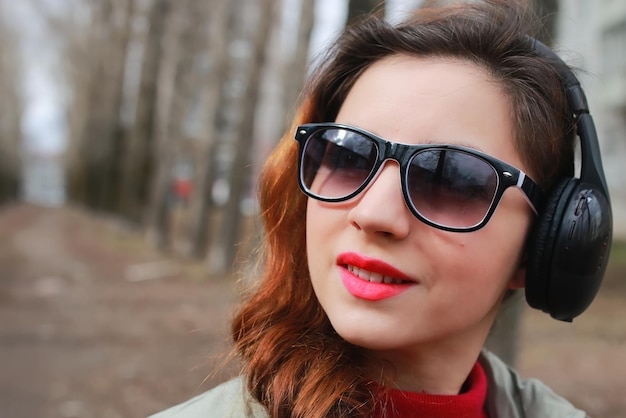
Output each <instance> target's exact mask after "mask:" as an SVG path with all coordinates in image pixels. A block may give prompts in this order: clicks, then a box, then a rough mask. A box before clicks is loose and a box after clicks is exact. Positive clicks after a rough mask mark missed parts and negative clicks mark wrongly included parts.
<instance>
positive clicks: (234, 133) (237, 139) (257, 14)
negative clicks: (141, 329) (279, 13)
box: [211, 0, 280, 273]
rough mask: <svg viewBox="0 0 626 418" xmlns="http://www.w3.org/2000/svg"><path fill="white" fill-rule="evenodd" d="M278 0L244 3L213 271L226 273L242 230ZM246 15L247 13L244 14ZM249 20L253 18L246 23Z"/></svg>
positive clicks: (226, 139) (235, 252) (259, 0)
mask: <svg viewBox="0 0 626 418" xmlns="http://www.w3.org/2000/svg"><path fill="white" fill-rule="evenodd" d="M279 6H280V1H279V0H258V1H253V2H247V7H246V9H247V11H246V13H245V14H243V15H242V18H244V19H246V20H243V21H242V23H243V24H244V25H243V29H244V30H245V38H246V42H247V44H248V45H249V46H248V48H247V49H248V51H247V53H246V54H245V61H246V62H245V63H244V64H243V73H242V74H241V79H240V80H239V81H238V82H239V83H241V84H240V85H241V86H242V87H243V89H242V90H241V91H240V92H239V93H238V94H236V95H235V96H234V97H233V103H232V105H233V109H234V117H233V118H232V121H231V126H230V127H229V129H228V131H227V133H226V135H227V136H226V137H225V141H226V143H228V144H230V147H229V148H230V150H231V152H232V159H231V163H230V164H229V170H228V185H229V195H228V201H227V202H226V206H225V208H224V216H223V219H222V222H221V224H220V230H219V232H218V234H219V237H220V238H221V242H220V247H221V248H219V249H218V251H219V253H221V254H222V256H221V257H217V258H215V259H214V260H215V264H214V265H213V266H212V267H211V270H212V272H213V273H220V272H227V271H228V270H229V269H230V267H231V265H232V263H233V261H234V260H235V257H236V255H237V245H238V243H239V241H240V239H241V236H240V233H241V229H242V216H241V203H242V200H243V197H244V195H245V193H246V192H247V191H248V189H247V186H249V185H250V181H251V178H252V165H251V161H252V160H251V158H252V155H251V153H252V149H253V146H252V145H253V140H254V139H255V135H254V119H255V118H254V116H255V112H256V110H257V107H258V106H259V98H260V94H259V90H260V80H261V72H262V70H263V68H264V64H265V60H266V56H267V48H268V40H269V39H270V36H269V35H270V29H271V27H272V25H273V24H274V21H273V19H272V18H273V17H275V16H276V13H275V8H276V7H279ZM246 14H247V15H246ZM248 19H251V20H252V19H254V20H252V22H250V23H248Z"/></svg>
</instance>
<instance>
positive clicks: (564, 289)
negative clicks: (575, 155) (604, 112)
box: [526, 36, 613, 321]
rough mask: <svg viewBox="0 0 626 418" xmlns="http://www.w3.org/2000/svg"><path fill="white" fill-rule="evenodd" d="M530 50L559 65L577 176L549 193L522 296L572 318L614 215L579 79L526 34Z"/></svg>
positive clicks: (600, 262) (600, 268)
mask: <svg viewBox="0 0 626 418" xmlns="http://www.w3.org/2000/svg"><path fill="white" fill-rule="evenodd" d="M526 39H527V41H528V42H529V44H530V46H531V48H532V50H533V51H534V52H535V53H536V54H537V55H538V56H540V57H542V58H544V59H546V60H549V61H552V62H554V63H555V64H556V65H557V69H558V72H559V76H560V78H561V83H562V85H563V89H564V91H565V94H566V97H567V102H568V106H569V108H570V111H571V112H572V114H573V115H574V117H575V120H576V133H577V135H578V137H579V138H580V149H581V173H580V178H575V177H574V178H568V179H565V180H563V181H561V183H559V184H558V185H557V186H556V187H555V188H554V190H553V191H552V192H551V195H550V197H549V198H548V202H547V204H546V206H545V208H544V210H543V211H542V214H541V216H540V218H539V219H538V222H537V225H536V228H535V231H534V233H533V238H532V239H531V241H530V242H529V245H530V249H529V261H528V272H527V277H526V300H527V301H528V304H529V305H530V306H532V307H534V308H537V309H541V310H543V311H544V312H547V313H549V314H550V315H551V316H552V317H554V318H556V319H560V320H563V321H572V320H573V318H574V317H576V316H578V315H580V314H581V313H582V312H583V311H584V310H585V309H587V307H588V306H589V305H590V304H591V302H592V301H593V299H594V297H595V295H596V293H597V292H598V290H599V288H600V284H601V282H602V278H603V276H604V272H605V270H606V265H607V261H608V254H609V252H610V247H611V240H612V231H613V216H612V212H611V204H610V198H609V189H608V186H607V182H606V178H605V175H604V170H603V168H602V158H601V153H600V146H599V143H598V137H597V133H596V129H595V125H594V122H593V118H592V117H591V114H590V112H589V106H588V103H587V98H586V96H585V92H584V91H583V89H582V87H581V85H580V82H579V81H578V78H577V77H576V76H575V75H574V73H573V72H572V71H571V70H570V69H569V67H568V66H567V65H566V64H565V63H564V62H563V61H562V60H561V58H559V56H558V55H556V54H555V53H554V52H553V51H552V50H551V49H550V48H548V47H547V46H546V45H544V44H543V43H541V42H540V41H538V40H536V39H534V38H531V37H529V36H527V37H526Z"/></svg>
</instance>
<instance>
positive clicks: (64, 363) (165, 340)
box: [0, 204, 626, 418]
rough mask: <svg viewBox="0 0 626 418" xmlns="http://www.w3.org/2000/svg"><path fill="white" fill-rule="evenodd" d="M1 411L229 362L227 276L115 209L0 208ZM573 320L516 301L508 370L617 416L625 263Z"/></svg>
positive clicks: (58, 411)
mask: <svg viewBox="0 0 626 418" xmlns="http://www.w3.org/2000/svg"><path fill="white" fill-rule="evenodd" d="M0 236H1V237H2V239H1V240H0V362H1V363H0V364H1V365H2V367H1V370H2V371H1V373H0V417H1V418H22V417H25V418H37V417H44V418H57V417H58V418H78V417H80V418H117V417H145V416H146V415H147V414H150V413H152V412H155V411H158V410H160V409H163V408H165V407H167V406H168V405H172V404H174V403H177V402H180V401H183V400H185V399H187V398H189V397H191V396H193V395H194V394H197V393H199V392H202V391H204V390H206V389H208V388H210V387H211V386H213V385H214V384H215V383H216V382H218V381H220V380H223V379H225V378H227V377H228V376H229V374H231V373H232V372H233V370H234V369H233V367H232V366H231V367H230V368H229V367H226V366H223V356H221V354H223V353H225V352H227V349H228V318H229V316H230V314H231V311H232V308H233V306H234V305H235V304H236V302H237V298H238V297H237V292H236V289H237V285H236V283H235V280H234V279H232V278H215V277H207V275H206V274H205V273H204V271H205V269H204V266H203V264H202V263H200V262H190V261H189V260H182V259H180V258H175V257H173V256H171V255H167V254H164V253H160V252H158V251H157V250H156V249H153V248H151V247H150V246H149V245H148V244H146V240H145V239H144V237H143V236H142V235H141V234H140V233H139V232H138V231H135V230H133V229H132V228H129V227H128V226H127V225H124V224H123V223H120V222H119V221H116V220H115V219H109V218H103V217H98V216H95V215H93V214H88V213H86V212H84V211H81V210H78V209H70V208H60V209H42V208H37V207H34V206H29V205H24V204H19V205H13V206H9V207H5V208H3V209H1V210H0ZM618 261H620V262H619V263H614V264H615V266H610V268H609V274H608V276H607V279H606V280H605V284H604V286H603V288H602V290H601V293H600V295H599V297H598V298H597V299H596V301H595V302H594V304H593V305H592V307H591V308H590V309H589V310H588V311H587V312H586V313H585V314H584V315H583V316H581V317H580V318H578V319H577V320H576V321H575V322H574V324H564V323H559V322H557V321H554V320H551V319H550V318H548V317H547V316H546V315H544V314H542V313H539V312H534V311H531V310H530V309H526V310H525V311H524V318H523V326H522V335H521V338H520V348H519V358H518V363H517V366H518V369H519V370H520V372H521V373H522V374H523V375H524V376H534V377H539V378H540V379H542V380H543V381H545V382H546V383H548V384H549V385H550V386H552V387H553V388H554V389H555V391H556V392H558V393H560V394H562V395H565V396H566V397H568V398H569V399H570V400H571V401H572V402H573V403H575V404H576V405H578V406H580V407H582V408H584V409H586V410H587V411H588V412H589V413H590V415H591V416H593V417H596V418H599V417H608V418H611V417H626V397H624V396H623V393H625V392H626V379H625V376H626V349H625V348H626V327H625V324H626V315H624V314H625V313H626V305H625V301H626V281H625V280H624V279H623V278H624V277H625V275H626V261H624V260H618Z"/></svg>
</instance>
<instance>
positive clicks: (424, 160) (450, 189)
mask: <svg viewBox="0 0 626 418" xmlns="http://www.w3.org/2000/svg"><path fill="white" fill-rule="evenodd" d="M406 182H407V188H408V192H409V197H410V199H411V203H412V205H413V207H414V208H415V210H416V211H417V212H419V213H420V214H421V215H422V216H423V217H424V218H426V219H428V220H430V221H431V222H434V223H436V224H439V225H444V226H448V227H452V228H471V227H473V226H476V225H478V224H479V223H480V222H481V221H482V220H483V219H484V217H485V216H486V215H487V212H488V211H489V208H490V206H491V203H492V201H493V199H494V196H495V194H496V190H497V187H498V175H497V173H496V171H495V169H494V168H493V167H492V166H491V165H490V164H488V163H487V162H486V161H484V160H482V159H480V158H478V157H476V156H474V155H471V154H468V153H465V152H462V151H456V150H447V149H432V150H426V151H422V152H419V153H417V154H415V155H414V156H413V158H412V160H411V162H410V164H409V168H408V171H407V179H406Z"/></svg>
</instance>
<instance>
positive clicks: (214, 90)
mask: <svg viewBox="0 0 626 418" xmlns="http://www.w3.org/2000/svg"><path fill="white" fill-rule="evenodd" d="M229 4H230V1H229V0H214V1H213V2H212V3H211V11H210V18H209V21H208V30H209V33H208V35H207V36H208V57H209V59H210V62H211V65H210V68H209V71H207V72H206V76H205V77H204V79H203V80H202V82H201V85H203V86H205V87H204V89H205V92H204V93H203V98H204V100H203V105H204V109H203V115H204V117H203V131H204V135H203V139H204V140H203V141H202V142H201V143H199V144H198V153H197V156H196V158H195V163H194V181H193V184H194V193H193V195H192V198H191V203H190V220H189V224H188V225H189V228H188V230H187V244H186V247H187V254H188V255H191V256H194V257H198V258H200V257H204V256H205V255H206V252H207V248H208V236H209V207H210V202H211V191H212V186H213V177H214V176H213V174H214V156H215V155H216V152H215V151H216V144H217V137H218V135H219V130H218V126H217V119H218V115H219V107H220V104H221V103H223V101H224V95H223V89H222V83H223V82H224V81H225V77H226V65H227V61H228V51H227V47H228V39H229V24H228V22H229V20H230V19H229V15H230V8H229Z"/></svg>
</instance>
